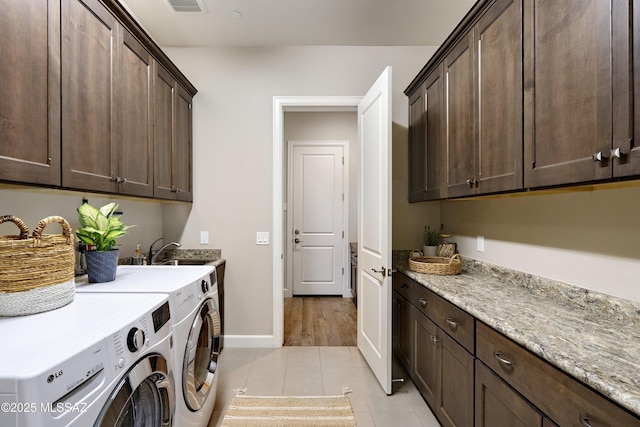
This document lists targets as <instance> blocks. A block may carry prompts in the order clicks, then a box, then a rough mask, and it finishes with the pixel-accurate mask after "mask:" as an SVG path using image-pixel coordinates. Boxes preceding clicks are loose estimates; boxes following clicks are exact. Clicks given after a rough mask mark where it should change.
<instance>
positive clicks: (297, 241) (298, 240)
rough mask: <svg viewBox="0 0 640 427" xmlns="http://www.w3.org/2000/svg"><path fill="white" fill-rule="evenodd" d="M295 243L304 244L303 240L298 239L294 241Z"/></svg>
mask: <svg viewBox="0 0 640 427" xmlns="http://www.w3.org/2000/svg"><path fill="white" fill-rule="evenodd" d="M293 242H294V243H300V242H302V240H300V239H298V238H297V237H296V238H295V239H293Z"/></svg>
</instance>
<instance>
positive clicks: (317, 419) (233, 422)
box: [222, 394, 356, 427]
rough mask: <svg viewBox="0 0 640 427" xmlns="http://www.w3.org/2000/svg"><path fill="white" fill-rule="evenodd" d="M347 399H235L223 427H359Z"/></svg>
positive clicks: (258, 397) (281, 397)
mask: <svg viewBox="0 0 640 427" xmlns="http://www.w3.org/2000/svg"><path fill="white" fill-rule="evenodd" d="M355 425H356V418H355V416H354V415H353V410H352V408H351V402H350V401H349V398H348V397H346V396H297V397H296V396H247V395H243V394H239V395H237V396H235V397H234V398H233V400H232V401H231V403H230V404H229V407H228V408H227V412H226V413H225V415H224V419H223V421H222V427H232V426H242V427H253V426H260V427H264V426H282V427H285V426H287V427H288V426H296V427H298V426H300V427H302V426H304V427H311V426H314V427H321V426H339V427H343V426H344V427H346V426H355Z"/></svg>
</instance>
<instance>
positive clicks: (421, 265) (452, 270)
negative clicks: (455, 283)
mask: <svg viewBox="0 0 640 427" xmlns="http://www.w3.org/2000/svg"><path fill="white" fill-rule="evenodd" d="M415 252H418V253H420V251H412V252H411V256H410V257H409V269H410V270H412V271H415V272H416V273H426V274H439V275H449V274H460V272H461V271H462V258H461V257H460V254H454V255H453V256H451V258H445V257H437V256H427V257H424V256H417V257H414V253H415Z"/></svg>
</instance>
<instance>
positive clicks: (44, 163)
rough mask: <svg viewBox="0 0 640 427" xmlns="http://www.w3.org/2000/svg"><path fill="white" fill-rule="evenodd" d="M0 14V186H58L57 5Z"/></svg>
mask: <svg viewBox="0 0 640 427" xmlns="http://www.w3.org/2000/svg"><path fill="white" fill-rule="evenodd" d="M0 10H2V12H1V13H0V35H1V37H0V58H2V66H0V141H1V143H0V180H8V181H20V182H28V183H33V184H47V185H60V68H59V64H60V3H59V2H58V1H55V0H33V1H15V0H0Z"/></svg>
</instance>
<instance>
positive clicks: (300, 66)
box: [164, 47, 435, 336]
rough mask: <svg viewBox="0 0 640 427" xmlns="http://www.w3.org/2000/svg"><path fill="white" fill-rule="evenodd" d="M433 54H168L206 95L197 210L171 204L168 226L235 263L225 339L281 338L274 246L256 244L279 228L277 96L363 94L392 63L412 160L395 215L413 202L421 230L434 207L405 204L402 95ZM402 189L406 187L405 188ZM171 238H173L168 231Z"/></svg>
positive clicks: (397, 109)
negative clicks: (203, 235) (206, 238)
mask: <svg viewBox="0 0 640 427" xmlns="http://www.w3.org/2000/svg"><path fill="white" fill-rule="evenodd" d="M434 51H435V48H434V47H247V48H223V47H221V48H170V49H166V52H167V53H168V55H169V56H170V57H171V58H172V60H173V61H174V62H175V63H176V65H177V66H178V67H179V68H180V69H181V70H182V71H183V72H184V73H185V75H186V76H187V77H188V78H189V79H190V80H191V82H192V83H193V84H194V85H195V86H196V88H197V89H198V90H199V93H198V94H197V95H196V96H195V98H194V107H193V108H194V111H193V117H194V203H193V207H192V209H191V211H190V212H186V209H185V208H184V206H181V205H167V206H165V207H164V214H165V217H166V218H167V221H166V222H165V223H167V222H171V221H172V220H173V219H175V224H172V225H171V226H169V228H171V233H172V237H174V236H173V233H175V234H178V233H179V234H180V240H181V242H182V243H183V245H184V246H185V247H187V248H207V247H211V248H220V249H222V254H223V257H225V258H226V259H227V260H228V265H227V269H226V276H225V295H226V298H227V302H226V304H227V307H228V310H227V314H226V315H225V317H226V318H225V320H226V322H227V324H226V329H225V332H226V333H228V334H230V335H236V336H237V335H242V336H247V335H257V336H268V335H271V333H272V324H273V318H272V317H273V313H272V311H273V310H272V307H273V300H272V298H273V297H272V295H273V284H272V283H271V277H272V252H271V251H272V246H271V245H269V246H256V244H255V239H256V232H257V231H269V232H271V225H272V215H271V212H272V188H271V185H272V176H273V173H274V171H272V153H271V149H272V135H273V129H272V120H273V118H272V111H273V97H274V96H362V95H364V94H365V93H366V91H367V89H368V88H369V87H370V86H371V84H372V83H373V82H374V81H375V80H376V78H377V77H378V75H379V74H380V73H381V72H382V70H383V69H384V68H385V67H386V66H387V65H391V66H392V67H393V96H392V102H393V115H392V118H393V122H394V133H393V136H394V142H393V144H394V156H395V155H396V151H395V150H396V145H397V146H398V147H399V149H400V151H401V155H402V156H404V160H403V161H401V162H402V163H403V164H404V166H403V167H400V168H398V171H397V174H399V176H398V177H396V172H395V171H394V190H396V191H397V192H398V196H399V200H397V201H396V199H395V194H394V208H395V205H399V204H402V203H404V204H405V205H406V206H405V207H404V208H403V209H402V215H403V216H404V217H405V218H410V217H412V216H413V218H415V219H413V220H412V221H414V222H415V223H416V224H418V223H420V224H421V223H423V219H422V218H424V216H425V215H426V214H427V213H428V212H431V211H432V209H430V208H429V207H428V206H427V205H425V204H422V205H412V206H409V205H408V203H406V197H407V196H406V193H407V185H408V184H407V178H406V173H407V172H406V164H407V161H406V159H407V157H406V156H407V151H406V146H407V140H406V127H407V122H408V119H407V100H406V96H405V95H404V93H403V90H404V89H405V88H406V86H407V85H408V84H409V82H410V81H411V80H412V79H413V77H414V76H415V75H416V74H417V73H418V71H419V70H420V69H421V68H422V66H424V64H425V63H426V61H427V60H428V58H429V57H430V56H431V55H432V54H433V52H434ZM394 162H395V157H394ZM394 165H395V163H394ZM403 177H404V178H403ZM403 180H404V182H403ZM396 184H397V185H399V186H402V188H401V189H399V190H398V189H396ZM403 200H405V202H403ZM182 221H184V222H183V223H181V222H182ZM394 222H395V221H394ZM423 226H424V225H423ZM201 230H208V231H209V233H210V245H208V246H206V245H205V246H203V245H200V244H199V239H198V237H199V232H200V231H201ZM394 231H395V227H394ZM165 232H166V233H168V232H169V230H168V228H167V226H166V225H165ZM418 233H419V229H418ZM413 236H414V235H413V233H411V237H412V238H413ZM270 237H271V239H273V236H270ZM395 243H396V239H395V238H394V244H395ZM398 244H400V245H401V246H399V247H404V246H407V245H408V246H415V244H414V243H413V242H398Z"/></svg>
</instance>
